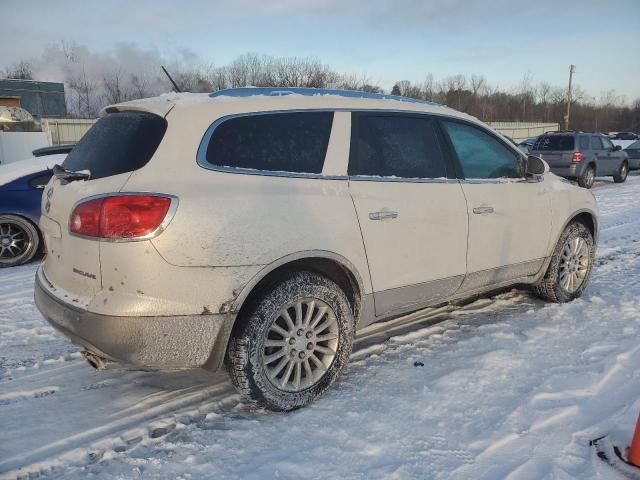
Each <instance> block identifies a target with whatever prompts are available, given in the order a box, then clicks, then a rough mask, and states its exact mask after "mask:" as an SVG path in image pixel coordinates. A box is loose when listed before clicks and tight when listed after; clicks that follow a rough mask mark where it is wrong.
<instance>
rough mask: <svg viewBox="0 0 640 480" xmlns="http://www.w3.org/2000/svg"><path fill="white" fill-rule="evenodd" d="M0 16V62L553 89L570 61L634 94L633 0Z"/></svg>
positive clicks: (102, 6)
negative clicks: (187, 64) (142, 58)
mask: <svg viewBox="0 0 640 480" xmlns="http://www.w3.org/2000/svg"><path fill="white" fill-rule="evenodd" d="M0 12H1V13H0V68H2V67H3V66H5V65H7V64H10V63H12V62H14V61H17V60H19V59H21V58H26V59H29V58H39V57H41V55H42V52H43V51H44V49H45V47H46V46H47V45H48V44H50V43H53V42H59V41H61V40H67V41H75V42H76V43H78V44H80V45H86V46H87V47H88V48H89V50H90V51H91V52H95V53H101V54H102V53H111V52H113V51H115V49H116V48H117V47H118V45H122V44H123V43H125V44H128V45H129V46H132V47H134V48H137V49H141V50H144V51H146V52H148V53H149V54H150V55H157V56H158V57H161V58H165V59H171V58H180V57H184V56H185V55H186V56H187V57H192V59H193V61H194V62H198V63H200V62H201V63H207V64H209V63H213V64H216V65H220V64H224V63H226V62H228V61H229V60H231V59H232V58H233V57H235V56H237V55H239V54H242V53H246V52H256V53H266V54H270V55H275V56H289V55H297V56H315V57H318V58H319V59H320V60H322V61H323V62H324V63H327V64H329V65H330V66H331V67H333V68H334V69H336V70H338V71H341V72H345V73H354V74H366V75H367V76H368V78H369V79H370V81H371V82H372V83H377V84H379V85H382V86H383V87H384V88H387V89H390V88H391V86H392V85H393V82H394V81H397V80H402V79H407V80H411V81H414V82H420V81H422V79H423V78H424V76H425V74H426V73H428V72H432V73H433V74H434V75H435V76H436V77H437V78H443V77H446V76H448V75H452V74H456V73H465V74H472V73H478V74H483V75H485V76H486V77H487V79H488V80H489V82H490V83H493V84H498V85H501V86H503V87H507V88H510V87H514V86H515V85H517V84H518V83H519V82H520V81H521V80H522V78H523V76H524V75H525V74H526V73H527V72H528V71H530V72H531V75H532V77H533V81H534V82H535V83H537V82H540V81H543V80H544V81H547V82H549V83H551V84H553V85H563V86H564V85H565V84H566V83H567V77H568V69H569V64H571V63H573V64H575V65H577V71H576V77H575V78H576V82H577V83H578V84H579V85H580V86H581V87H582V88H584V89H585V90H586V91H587V92H588V93H589V94H591V95H593V96H595V97H599V96H600V94H601V93H602V92H603V91H606V90H611V89H615V90H616V91H617V93H618V94H620V95H625V96H626V98H627V100H631V99H634V98H640V59H639V51H640V22H639V20H640V0H606V1H605V0H598V1H591V0H582V1H578V0H575V1H574V0H564V1H563V0H484V1H473V2H472V1H465V0H394V1H387V0H368V1H367V0H353V1H349V0H307V1H304V0H299V1H295V0H235V1H234V0H227V1H223V2H220V1H216V0H207V1H205V0H202V1H200V0H196V1H189V0H181V1H178V0H175V1H165V0H155V1H132V0H104V1H88V0H80V1H74V0H55V1H32V0H20V1H17V2H16V1H14V0H0Z"/></svg>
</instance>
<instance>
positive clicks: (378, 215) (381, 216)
mask: <svg viewBox="0 0 640 480" xmlns="http://www.w3.org/2000/svg"><path fill="white" fill-rule="evenodd" d="M387 218H398V212H371V213H369V220H385V219H387Z"/></svg>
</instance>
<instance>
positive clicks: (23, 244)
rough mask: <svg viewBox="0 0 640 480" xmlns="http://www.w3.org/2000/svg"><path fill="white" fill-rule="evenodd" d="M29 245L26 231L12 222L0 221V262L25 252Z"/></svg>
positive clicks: (29, 241)
mask: <svg viewBox="0 0 640 480" xmlns="http://www.w3.org/2000/svg"><path fill="white" fill-rule="evenodd" d="M30 246H31V240H29V235H28V233H27V232H26V231H25V230H24V229H23V228H22V227H20V226H19V225H17V224H15V223H13V222H5V223H0V262H1V261H3V260H4V261H9V260H13V259H15V258H18V257H20V256H22V255H24V254H25V252H26V251H27V250H29V247H30Z"/></svg>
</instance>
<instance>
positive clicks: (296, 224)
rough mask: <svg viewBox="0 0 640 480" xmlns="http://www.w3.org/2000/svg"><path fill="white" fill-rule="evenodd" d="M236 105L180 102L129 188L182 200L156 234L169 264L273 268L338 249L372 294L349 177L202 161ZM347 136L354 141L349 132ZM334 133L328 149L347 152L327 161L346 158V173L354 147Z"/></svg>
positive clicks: (332, 162)
mask: <svg viewBox="0 0 640 480" xmlns="http://www.w3.org/2000/svg"><path fill="white" fill-rule="evenodd" d="M233 106H234V104H233V102H232V103H230V104H228V105H227V104H222V106H221V107H220V108H219V110H217V111H216V112H215V114H213V113H212V111H211V108H207V109H205V108H200V109H199V108H195V107H194V108H185V109H180V108H178V107H176V108H175V109H174V110H172V111H171V112H170V114H169V115H168V116H167V121H168V122H169V128H168V129H167V133H166V135H165V138H164V140H163V142H162V144H161V145H160V147H159V148H158V150H157V151H156V154H155V156H154V158H153V159H152V161H151V162H149V164H147V165H146V166H145V167H143V168H141V169H140V170H137V171H136V172H134V173H133V174H132V175H131V177H130V179H129V181H128V182H127V184H126V186H125V188H124V189H125V190H127V191H155V192H160V193H170V194H173V195H176V196H177V197H178V199H179V205H178V209H177V211H176V214H175V217H174V218H173V220H172V222H171V224H170V225H169V226H168V227H167V229H166V230H165V231H164V232H163V233H162V234H161V235H159V236H158V237H157V238H155V239H153V240H152V243H153V245H154V247H155V248H156V249H157V250H158V252H159V253H160V255H161V256H162V257H163V258H164V259H165V260H166V261H167V262H168V263H170V264H172V265H176V266H184V267H232V266H247V265H252V266H253V265H258V266H265V265H270V264H272V263H275V262H277V261H278V260H279V259H282V258H283V257H286V256H289V255H294V254H298V253H300V252H309V255H312V253H311V252H313V251H324V252H331V253H332V254H335V255H336V256H340V257H344V258H346V259H347V260H348V261H349V262H350V263H351V264H352V265H353V267H354V268H355V269H356V270H357V271H356V272H354V273H355V274H356V275H359V276H360V277H361V278H362V279H363V280H366V281H365V283H364V285H363V287H364V290H365V292H364V293H369V292H370V291H371V287H370V281H369V280H368V279H369V273H368V265H367V261H366V256H365V252H364V246H363V243H362V236H361V233H360V228H359V225H358V220H357V217H356V213H355V208H354V206H353V201H352V200H351V196H350V194H349V188H348V181H347V180H346V179H342V180H330V179H317V178H291V177H276V176H264V175H249V174H239V173H228V172H218V171H213V170H208V169H205V168H203V167H200V166H199V165H198V164H197V163H196V156H197V151H198V146H199V145H200V142H201V140H202V137H203V136H204V134H205V131H206V129H207V128H208V127H209V125H210V124H211V123H213V122H214V121H215V120H216V119H217V118H218V117H221V116H224V115H228V114H230V113H234V112H233V111H232V110H230V108H231V107H233ZM225 107H228V108H227V109H225ZM347 127H348V126H347ZM342 128H346V127H344V125H343V126H342ZM339 137H340V138H341V142H343V143H344V142H348V138H349V137H348V135H347V136H344V135H341V136H339ZM333 139H334V136H333V134H332V140H331V143H330V146H329V149H328V152H329V153H328V155H341V157H340V158H337V159H336V158H327V160H326V162H325V165H333V166H334V167H335V165H336V164H341V165H343V166H344V167H343V168H344V171H345V172H346V164H347V156H348V147H347V148H333V147H335V145H333ZM342 146H343V147H345V145H342ZM302 256H304V254H303V255H302Z"/></svg>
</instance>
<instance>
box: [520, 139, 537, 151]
mask: <svg viewBox="0 0 640 480" xmlns="http://www.w3.org/2000/svg"><path fill="white" fill-rule="evenodd" d="M536 140H538V137H529V138H527V139H525V140H523V141H521V142H520V143H519V144H518V147H520V150H522V151H523V152H524V153H529V152H530V151H531V147H533V144H534V143H536Z"/></svg>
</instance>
